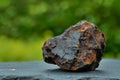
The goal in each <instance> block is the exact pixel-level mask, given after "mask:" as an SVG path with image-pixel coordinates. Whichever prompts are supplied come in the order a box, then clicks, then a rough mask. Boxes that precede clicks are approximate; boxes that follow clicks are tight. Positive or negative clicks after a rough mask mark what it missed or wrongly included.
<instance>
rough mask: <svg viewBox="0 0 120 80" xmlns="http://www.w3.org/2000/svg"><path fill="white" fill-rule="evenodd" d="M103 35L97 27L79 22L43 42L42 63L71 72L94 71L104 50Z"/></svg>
mask: <svg viewBox="0 0 120 80" xmlns="http://www.w3.org/2000/svg"><path fill="white" fill-rule="evenodd" d="M105 44H106V43H105V37H104V34H103V33H102V32H101V31H100V30H99V29H98V27H97V26H96V25H94V24H92V23H89V22H87V21H81V22H78V23H77V24H75V25H73V26H72V27H70V28H69V29H67V30H66V31H65V32H64V33H63V34H61V35H60V36H57V37H55V38H52V39H49V40H48V41H46V42H45V44H44V46H43V48H42V50H43V57H44V61H45V62H47V63H51V64H56V65H58V66H59V67H60V68H62V69H65V70H71V71H77V70H79V71H88V70H95V68H97V67H98V65H99V62H100V60H101V58H102V55H103V51H104V48H105Z"/></svg>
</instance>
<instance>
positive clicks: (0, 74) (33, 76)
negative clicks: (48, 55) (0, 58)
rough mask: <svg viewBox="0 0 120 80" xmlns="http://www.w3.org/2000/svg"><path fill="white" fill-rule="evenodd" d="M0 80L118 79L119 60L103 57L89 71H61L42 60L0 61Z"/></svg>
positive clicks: (119, 77)
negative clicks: (92, 69)
mask: <svg viewBox="0 0 120 80" xmlns="http://www.w3.org/2000/svg"><path fill="white" fill-rule="evenodd" d="M0 80H120V60H114V59H103V60H102V61H101V63H100V66H99V67H98V68H97V69H96V70H95V71H89V72H69V71H63V70H61V69H60V68H59V67H58V66H56V65H52V64H47V63H45V62H43V61H41V62H7V63H0Z"/></svg>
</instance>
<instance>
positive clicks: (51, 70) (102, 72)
mask: <svg viewBox="0 0 120 80" xmlns="http://www.w3.org/2000/svg"><path fill="white" fill-rule="evenodd" d="M45 72H50V73H86V74H88V73H96V74H104V73H106V72H105V71H102V70H95V71H68V70H63V69H61V68H56V69H47V70H46V71H45Z"/></svg>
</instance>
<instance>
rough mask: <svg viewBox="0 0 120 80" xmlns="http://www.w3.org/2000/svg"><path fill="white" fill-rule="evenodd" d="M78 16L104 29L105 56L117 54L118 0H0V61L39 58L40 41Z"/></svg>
mask: <svg viewBox="0 0 120 80" xmlns="http://www.w3.org/2000/svg"><path fill="white" fill-rule="evenodd" d="M80 20H88V21H90V22H93V23H95V24H96V25H97V26H98V27H99V28H100V29H101V31H103V32H104V33H105V36H106V39H107V46H106V49H105V53H104V57H105V58H120V50H119V49H120V28H119V27H120V0H0V61H33V60H42V50H41V47H42V45H43V43H44V41H46V40H47V39H49V38H51V37H53V36H56V35H59V34H61V33H62V32H63V31H64V30H65V29H66V28H68V27H69V26H71V25H73V24H75V23H77V22H78V21H80Z"/></svg>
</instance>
